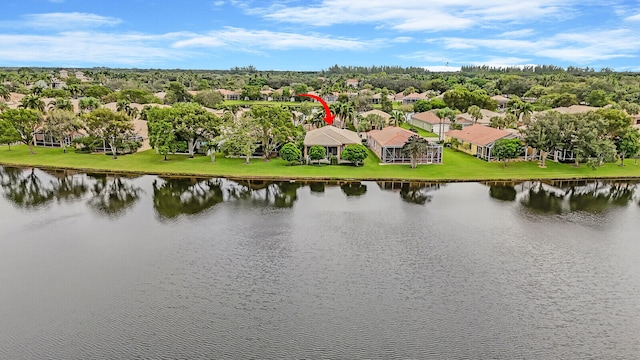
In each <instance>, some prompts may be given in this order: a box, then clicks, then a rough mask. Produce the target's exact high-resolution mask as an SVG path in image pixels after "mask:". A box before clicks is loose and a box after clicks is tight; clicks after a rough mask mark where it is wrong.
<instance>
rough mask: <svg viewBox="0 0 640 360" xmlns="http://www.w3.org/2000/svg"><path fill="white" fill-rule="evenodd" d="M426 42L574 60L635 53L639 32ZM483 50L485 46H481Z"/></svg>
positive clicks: (588, 60) (638, 46) (629, 55)
mask: <svg viewBox="0 0 640 360" xmlns="http://www.w3.org/2000/svg"><path fill="white" fill-rule="evenodd" d="M429 42H432V43H434V42H438V43H443V44H444V45H443V47H444V48H445V49H466V50H471V49H476V51H477V52H481V50H480V49H490V50H492V53H499V54H517V55H520V56H522V55H524V56H537V57H545V58H551V59H557V60H561V61H567V62H572V63H578V64H587V63H590V62H592V61H597V60H607V59H613V58H620V57H635V56H636V53H637V49H639V48H640V35H639V34H636V33H635V32H632V31H631V30H625V29H618V30H602V31H589V32H584V33H559V34H556V35H554V36H550V37H547V38H539V39H537V40H522V39H520V40H516V39H504V38H494V39H487V38H483V39H473V38H456V37H452V38H442V39H431V40H429ZM484 51H486V50H484Z"/></svg>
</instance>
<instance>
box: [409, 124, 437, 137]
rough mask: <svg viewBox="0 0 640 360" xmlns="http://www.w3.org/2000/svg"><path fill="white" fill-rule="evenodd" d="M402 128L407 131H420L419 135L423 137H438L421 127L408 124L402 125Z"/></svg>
mask: <svg viewBox="0 0 640 360" xmlns="http://www.w3.org/2000/svg"><path fill="white" fill-rule="evenodd" d="M400 127H401V128H403V129H407V130H411V129H416V130H417V131H418V135H420V136H422V137H438V134H435V133H432V132H431V131H427V130H424V129H420V128H419V127H416V126H413V125H410V124H407V123H402V125H400Z"/></svg>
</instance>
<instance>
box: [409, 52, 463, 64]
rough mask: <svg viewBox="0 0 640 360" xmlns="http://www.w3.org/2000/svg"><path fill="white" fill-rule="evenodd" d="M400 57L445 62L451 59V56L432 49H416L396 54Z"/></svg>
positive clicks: (420, 60)
mask: <svg viewBox="0 0 640 360" xmlns="http://www.w3.org/2000/svg"><path fill="white" fill-rule="evenodd" d="M398 57H399V58H400V59H404V60H412V61H419V62H430V63H441V64H446V63H449V61H451V57H447V56H444V55H442V54H441V53H438V52H434V51H416V52H413V53H410V54H401V55H398Z"/></svg>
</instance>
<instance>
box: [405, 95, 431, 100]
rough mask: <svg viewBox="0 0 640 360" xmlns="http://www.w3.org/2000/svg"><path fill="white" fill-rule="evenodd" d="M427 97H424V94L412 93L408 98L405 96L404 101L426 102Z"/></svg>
mask: <svg viewBox="0 0 640 360" xmlns="http://www.w3.org/2000/svg"><path fill="white" fill-rule="evenodd" d="M426 98H427V97H426V96H424V94H418V93H411V94H409V95H407V96H405V97H404V98H403V99H422V100H425V99H426Z"/></svg>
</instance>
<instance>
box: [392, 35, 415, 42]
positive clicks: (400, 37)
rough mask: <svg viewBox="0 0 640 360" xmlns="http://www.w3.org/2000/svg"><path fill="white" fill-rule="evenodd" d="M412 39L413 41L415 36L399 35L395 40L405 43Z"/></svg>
mask: <svg viewBox="0 0 640 360" xmlns="http://www.w3.org/2000/svg"><path fill="white" fill-rule="evenodd" d="M411 41H413V38H412V37H409V36H398V37H397V38H394V39H393V42H395V43H400V44H405V43H408V42H411Z"/></svg>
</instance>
